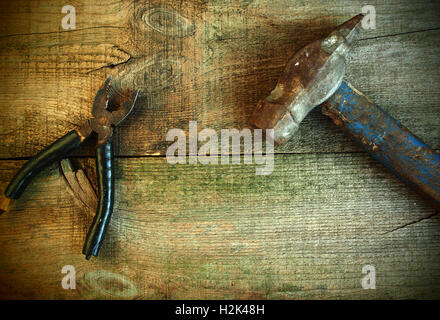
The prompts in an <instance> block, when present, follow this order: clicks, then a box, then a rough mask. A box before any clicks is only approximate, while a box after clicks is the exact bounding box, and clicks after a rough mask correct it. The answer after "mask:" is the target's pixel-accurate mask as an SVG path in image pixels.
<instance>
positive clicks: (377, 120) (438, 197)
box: [322, 82, 440, 209]
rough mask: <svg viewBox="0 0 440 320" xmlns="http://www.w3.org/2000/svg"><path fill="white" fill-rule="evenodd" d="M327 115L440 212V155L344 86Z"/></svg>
mask: <svg viewBox="0 0 440 320" xmlns="http://www.w3.org/2000/svg"><path fill="white" fill-rule="evenodd" d="M322 110H323V113H324V114H325V115H327V116H329V117H330V118H331V119H332V120H333V121H334V122H335V123H336V124H337V125H338V126H341V127H343V128H344V129H345V130H346V131H347V132H348V133H350V135H351V136H352V137H353V138H354V139H355V140H356V141H358V142H359V143H360V144H361V145H362V146H363V147H364V148H365V149H366V150H367V151H368V152H369V153H370V154H371V155H372V156H373V157H374V158H376V159H377V160H379V161H380V162H382V163H383V164H384V165H385V167H387V168H388V169H389V170H391V171H392V172H393V173H394V174H395V175H396V176H397V177H399V178H400V179H401V180H402V181H404V182H406V183H407V184H409V185H410V186H412V187H413V188H414V189H415V190H416V191H417V192H418V193H419V194H421V195H422V196H423V197H424V198H426V199H428V200H429V201H430V202H431V203H432V204H433V205H434V206H435V207H436V208H437V209H440V155H439V154H438V153H436V152H435V151H434V150H432V149H431V148H430V147H429V146H427V145H426V144H425V143H424V142H423V141H422V140H421V139H419V138H418V137H416V136H415V135H414V134H412V133H411V132H410V131H409V130H408V129H407V128H406V127H404V126H403V125H402V124H400V123H399V122H398V121H397V120H395V119H394V118H393V117H391V116H390V115H389V114H388V113H386V112H385V111H384V110H383V109H381V108H380V107H378V106H377V105H376V104H374V103H373V102H372V101H371V100H369V99H368V98H367V97H366V96H365V95H363V94H362V93H361V92H359V91H358V90H357V89H355V88H353V87H352V86H351V85H350V84H348V83H346V82H342V84H341V86H340V87H339V89H338V90H337V91H336V92H335V93H334V94H333V96H331V97H330V99H329V100H328V101H327V102H326V103H325V104H324V105H323V109H322Z"/></svg>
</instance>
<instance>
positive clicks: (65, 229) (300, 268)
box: [0, 154, 440, 299]
mask: <svg viewBox="0 0 440 320" xmlns="http://www.w3.org/2000/svg"><path fill="white" fill-rule="evenodd" d="M83 161H85V162H90V161H93V159H89V160H87V159H85V160H83ZM20 164H21V162H20V161H0V168H1V172H2V175H1V185H0V186H1V187H3V186H5V184H6V181H7V179H8V178H10V177H11V176H12V174H13V172H14V171H15V170H16V169H17V167H18V165H20ZM116 167H117V175H116V177H117V180H116V185H117V192H116V195H117V197H116V198H117V202H116V205H115V208H116V209H115V212H114V215H113V218H112V221H111V225H110V229H109V233H108V236H107V239H106V241H105V243H104V246H103V249H102V251H101V254H100V257H99V259H93V260H92V261H91V262H90V261H89V262H87V261H86V260H85V259H84V257H83V256H82V254H81V246H82V243H83V240H84V236H85V231H86V229H87V227H88V224H89V223H90V222H91V221H90V219H89V218H88V217H87V216H88V215H87V208H86V207H85V206H84V205H83V203H82V202H81V201H80V200H79V199H75V198H74V197H73V193H72V192H71V191H70V189H69V188H68V185H67V183H66V182H65V180H64V178H63V176H62V175H61V174H60V171H59V168H58V166H52V167H51V168H49V169H48V170H46V171H45V172H44V173H42V174H41V175H40V176H39V177H38V178H37V179H36V180H35V181H34V182H33V183H32V184H31V185H30V187H29V190H27V192H26V194H25V195H24V196H23V198H22V199H20V200H19V201H17V202H16V203H15V206H14V208H13V210H12V211H11V212H9V213H7V214H4V215H2V216H0V250H1V251H2V255H1V258H0V296H2V297H13V298H37V297H38V298H121V297H122V298H124V297H126V298H133V296H132V295H133V294H134V293H133V292H136V294H135V298H147V299H151V298H157V299H163V298H167V299H181V298H187V299H191V298H204V299H209V298H264V299H265V298H277V299H286V298H289V299H291V298H295V299H296V298H300V299H303V298H319V299H321V298H350V299H355V298H439V297H440V266H439V264H438V256H439V254H440V246H439V237H440V228H439V227H440V225H439V224H440V222H439V219H438V216H433V217H431V218H429V217H430V216H431V215H432V214H434V213H435V212H434V211H433V209H432V208H430V207H429V206H428V205H426V204H425V203H424V201H423V200H421V199H420V198H419V197H418V196H416V195H414V194H413V193H412V192H411V191H410V190H409V189H408V188H407V187H406V186H405V185H403V184H402V183H401V182H400V181H398V180H397V179H395V178H394V177H393V176H392V175H391V174H389V173H388V172H387V171H386V170H385V169H384V168H383V167H381V166H380V165H379V164H377V163H376V162H375V161H373V160H372V159H370V157H368V156H367V155H365V154H321V155H315V154H310V155H278V156H276V159H275V170H274V172H273V174H272V175H270V176H256V175H255V166H249V165H238V166H237V165H235V166H234V165H229V166H213V165H206V166H205V165H200V164H199V165H169V164H167V163H166V161H165V160H164V159H162V158H134V159H118V160H117V161H116ZM417 221H419V222H417ZM43 258H44V263H43V264H42V263H41V262H42V259H43ZM366 264H369V265H373V266H375V268H376V272H377V289H376V290H364V289H362V287H361V279H362V278H363V276H364V275H363V274H362V267H363V266H364V265H366ZM63 265H73V266H75V268H76V269H77V287H78V290H64V289H62V287H61V282H60V281H61V279H62V277H63V276H64V275H63V274H61V268H62V266H63ZM102 270H104V271H102ZM96 272H98V274H100V277H98V276H96V274H95V273H96ZM90 273H91V275H90ZM108 273H110V274H111V275H109V274H108ZM89 277H92V278H93V279H95V278H99V279H101V278H102V279H101V280H96V279H95V280H94V281H92V280H90V279H89ZM107 278H108V279H107ZM106 279H107V280H108V281H109V282H110V284H107V285H106V286H105V281H106ZM90 281H92V282H93V283H92V284H91V283H90ZM112 281H113V282H112ZM130 284H131V285H130ZM90 286H92V287H90ZM101 286H105V288H104V289H103V288H102V287H101ZM121 286H122V289H118V288H120V287H121ZM133 286H134V288H136V289H135V290H134V289H133V288H132V287H133ZM112 290H113V291H115V292H113V291H112ZM118 290H119V291H118ZM124 290H125V291H124ZM109 291H112V292H113V295H112V294H110V293H109ZM126 295H128V296H126Z"/></svg>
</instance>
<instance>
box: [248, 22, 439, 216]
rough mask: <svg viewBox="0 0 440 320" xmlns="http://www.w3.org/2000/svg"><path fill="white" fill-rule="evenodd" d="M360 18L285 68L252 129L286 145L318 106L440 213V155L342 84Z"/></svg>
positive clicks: (310, 47) (309, 47)
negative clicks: (268, 130) (271, 133)
mask: <svg viewBox="0 0 440 320" xmlns="http://www.w3.org/2000/svg"><path fill="white" fill-rule="evenodd" d="M362 19H363V15H362V14H360V15H357V16H355V17H353V18H351V19H350V20H348V21H346V22H344V23H343V24H341V25H340V26H338V27H337V28H336V29H335V30H333V31H332V32H331V33H330V34H329V35H328V36H327V37H325V38H323V39H320V40H317V41H314V42H312V43H310V44H309V45H307V46H305V47H304V48H302V49H301V50H299V51H298V52H297V53H295V54H294V55H293V56H292V58H291V59H290V60H289V62H288V63H287V65H286V67H285V69H284V72H283V74H282V75H281V77H280V78H279V80H278V83H277V85H276V87H275V89H273V90H272V92H271V93H270V95H269V96H268V97H266V98H265V99H263V100H261V101H259V103H258V105H257V108H256V109H255V111H254V114H253V115H252V117H251V120H250V122H251V124H252V125H254V126H255V127H257V128H261V129H273V135H272V136H271V137H268V138H271V139H273V142H274V143H275V144H277V145H280V144H283V143H285V142H286V141H287V140H288V139H289V138H290V137H291V136H292V135H293V134H294V133H295V132H296V130H297V129H298V127H299V124H300V123H301V121H302V120H303V119H304V118H305V117H306V115H307V114H308V113H309V112H310V111H311V110H312V109H313V108H315V107H316V106H318V105H320V104H322V112H323V113H324V114H325V115H327V116H329V117H330V118H331V119H332V120H333V122H334V123H335V124H336V125H338V126H339V127H342V128H343V129H344V130H345V131H346V132H347V133H349V134H350V135H351V136H352V137H353V138H354V139H355V140H356V141H357V142H359V143H360V144H361V145H362V146H363V147H364V148H365V149H366V150H367V151H368V152H369V153H370V154H371V155H372V156H373V157H374V158H376V159H377V160H379V161H380V162H382V163H383V164H384V165H385V167H387V168H388V169H389V170H391V172H393V173H394V174H395V175H396V176H397V177H398V178H400V179H401V180H402V181H404V182H405V183H407V184H409V185H410V186H412V187H413V188H414V189H415V190H416V191H417V192H418V193H419V194H420V195H422V196H423V197H424V198H425V199H427V200H428V201H430V202H431V203H432V204H433V205H434V207H435V208H437V209H440V155H439V154H438V153H436V152H435V151H434V150H432V149H431V148H430V147H429V146H427V145H426V144H425V143H424V142H423V141H422V140H421V139H419V138H418V137H416V136H415V135H414V134H412V133H411V132H410V131H409V130H408V129H407V128H406V127H404V126H403V125H402V124H400V123H399V122H398V121H397V120H395V119H394V118H393V117H391V116H390V115H389V114H388V113H386V112H385V111H384V110H383V109H381V108H380V107H378V106H377V105H375V104H374V103H373V102H372V101H371V100H370V99H369V98H368V97H366V96H365V95H364V94H362V93H361V92H360V91H359V90H357V89H355V88H354V87H353V86H352V85H351V84H350V83H348V82H345V81H344V80H343V78H344V74H345V65H346V58H347V56H348V53H349V51H350V48H351V47H352V45H353V43H354V41H355V39H356V37H357V35H358V33H359V32H360V29H361V26H360V25H361V21H362Z"/></svg>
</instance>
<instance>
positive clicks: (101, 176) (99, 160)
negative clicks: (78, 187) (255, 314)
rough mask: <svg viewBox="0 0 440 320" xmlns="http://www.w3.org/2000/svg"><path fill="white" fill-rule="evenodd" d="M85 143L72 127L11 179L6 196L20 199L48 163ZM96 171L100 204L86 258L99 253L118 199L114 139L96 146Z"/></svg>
mask: <svg viewBox="0 0 440 320" xmlns="http://www.w3.org/2000/svg"><path fill="white" fill-rule="evenodd" d="M81 143H82V139H81V136H80V134H79V133H78V132H77V131H76V130H72V131H70V132H69V133H67V134H66V135H64V136H63V137H61V138H59V139H58V140H57V141H55V142H54V143H52V144H51V145H50V146H48V147H47V148H45V149H44V150H42V151H40V152H39V153H38V154H37V155H36V156H34V157H33V158H32V159H30V160H29V161H28V162H26V163H25V164H24V165H23V167H21V169H20V170H19V171H18V172H17V174H16V175H15V176H14V178H13V179H12V180H11V182H10V183H9V185H8V187H7V188H6V191H5V196H6V197H7V198H9V199H18V198H19V197H20V196H21V194H22V193H23V191H24V190H25V188H26V187H27V185H28V184H29V183H30V181H31V180H32V178H33V177H35V176H36V175H37V174H38V173H39V172H40V171H42V170H43V169H44V168H45V167H47V166H49V165H51V164H53V163H54V162H56V161H59V160H61V159H62V158H64V157H66V156H68V155H69V154H70V153H71V152H72V151H74V150H75V149H77V148H78V147H79V146H80V145H81ZM96 171H97V177H98V181H97V182H98V207H97V208H96V214H95V218H94V219H93V222H92V225H91V226H90V228H89V231H88V233H87V237H86V240H85V243H84V247H83V254H84V255H85V256H86V259H90V257H91V256H98V253H99V249H100V248H101V245H102V242H103V239H104V235H105V233H106V230H107V227H108V225H109V222H110V218H111V215H112V212H113V203H114V199H115V196H114V195H115V188H114V166H113V147H112V142H111V139H109V140H108V141H106V142H105V143H102V144H99V145H98V147H97V149H96Z"/></svg>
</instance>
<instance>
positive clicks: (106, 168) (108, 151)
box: [83, 141, 115, 260]
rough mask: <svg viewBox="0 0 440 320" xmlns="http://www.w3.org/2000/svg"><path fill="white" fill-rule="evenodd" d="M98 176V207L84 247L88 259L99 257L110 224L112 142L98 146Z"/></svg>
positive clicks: (111, 205)
mask: <svg viewBox="0 0 440 320" xmlns="http://www.w3.org/2000/svg"><path fill="white" fill-rule="evenodd" d="M96 171H97V175H98V207H97V209H96V215H95V218H94V219H93V222H92V225H91V226H90V228H89V232H88V233H87V237H86V241H85V243H84V247H83V254H84V255H85V256H86V259H87V260H88V259H90V257H91V256H95V257H96V256H97V255H98V253H99V249H100V248H101V245H102V241H103V240H104V236H105V232H106V230H107V227H108V224H109V222H110V217H111V215H112V211H113V202H114V198H115V188H114V176H113V148H112V144H111V142H110V141H108V142H106V143H103V144H100V145H98V149H97V150H96Z"/></svg>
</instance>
